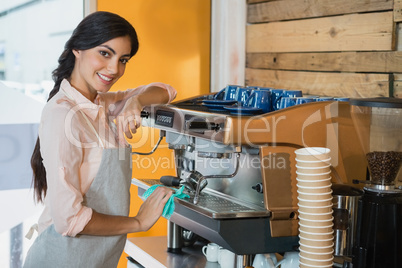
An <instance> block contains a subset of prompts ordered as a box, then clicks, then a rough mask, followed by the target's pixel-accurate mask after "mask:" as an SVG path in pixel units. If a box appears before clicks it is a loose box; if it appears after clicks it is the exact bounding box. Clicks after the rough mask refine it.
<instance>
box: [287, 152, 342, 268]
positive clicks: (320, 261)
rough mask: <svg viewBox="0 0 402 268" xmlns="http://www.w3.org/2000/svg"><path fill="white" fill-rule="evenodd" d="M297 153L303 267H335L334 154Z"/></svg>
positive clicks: (301, 259)
mask: <svg viewBox="0 0 402 268" xmlns="http://www.w3.org/2000/svg"><path fill="white" fill-rule="evenodd" d="M295 153H296V163H297V164H296V168H297V170H296V174H297V178H296V180H297V193H298V197H297V198H298V200H299V203H298V205H299V211H298V212H299V238H300V242H299V244H300V254H299V256H300V260H299V264H300V267H332V265H333V259H334V255H333V254H334V249H333V247H334V242H333V239H334V234H333V233H334V231H333V216H332V190H331V175H330V173H331V169H330V167H331V157H330V156H329V153H330V150H329V149H328V148H321V147H309V148H303V149H298V150H296V151H295Z"/></svg>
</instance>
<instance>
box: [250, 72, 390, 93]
mask: <svg viewBox="0 0 402 268" xmlns="http://www.w3.org/2000/svg"><path fill="white" fill-rule="evenodd" d="M391 76H392V75H391V74H364V73H326V72H301V71H275V70H262V69H251V68H246V84H247V85H249V86H265V87H274V88H282V89H288V90H291V89H294V90H302V91H303V93H304V94H310V95H324V96H339V97H340V96H346V97H355V98H357V97H384V96H388V95H389V84H390V81H391V79H392V77H391Z"/></svg>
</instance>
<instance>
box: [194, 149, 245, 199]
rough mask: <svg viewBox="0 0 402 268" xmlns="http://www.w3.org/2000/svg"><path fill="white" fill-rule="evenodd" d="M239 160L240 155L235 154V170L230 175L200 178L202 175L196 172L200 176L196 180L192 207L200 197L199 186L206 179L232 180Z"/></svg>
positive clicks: (237, 168)
mask: <svg viewBox="0 0 402 268" xmlns="http://www.w3.org/2000/svg"><path fill="white" fill-rule="evenodd" d="M239 159H240V153H236V168H235V171H234V172H233V173H232V174H230V175H208V176H202V174H201V173H199V172H198V174H199V175H200V176H199V179H198V182H197V188H196V190H195V196H194V201H193V203H194V205H197V204H198V199H199V197H200V192H201V184H203V182H204V181H205V180H206V179H216V178H222V179H225V178H233V177H234V176H236V174H237V172H238V171H239V166H240V164H239ZM205 185H206V184H205ZM204 187H205V186H204Z"/></svg>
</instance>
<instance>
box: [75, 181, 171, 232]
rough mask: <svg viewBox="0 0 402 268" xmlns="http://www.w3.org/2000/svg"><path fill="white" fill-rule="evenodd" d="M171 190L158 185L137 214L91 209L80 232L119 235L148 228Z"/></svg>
mask: <svg viewBox="0 0 402 268" xmlns="http://www.w3.org/2000/svg"><path fill="white" fill-rule="evenodd" d="M172 193H173V192H172V190H170V189H169V188H166V187H158V188H156V189H155V191H154V192H153V193H152V194H151V195H150V196H149V197H148V198H147V199H146V200H145V201H144V203H143V204H142V206H141V207H140V210H139V211H138V214H137V216H135V217H124V216H111V215H105V214H101V213H97V212H96V211H93V213H92V218H91V220H90V221H89V222H88V224H87V225H86V226H85V228H84V229H83V230H82V232H81V233H80V234H86V235H120V234H127V233H134V232H143V231H147V230H149V228H151V227H152V226H153V225H154V224H155V222H156V221H157V220H158V219H159V217H160V216H161V215H162V212H163V208H164V206H165V204H166V202H167V201H168V200H169V198H170V197H171V195H172Z"/></svg>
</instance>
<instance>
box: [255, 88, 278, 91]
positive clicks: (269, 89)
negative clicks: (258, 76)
mask: <svg viewBox="0 0 402 268" xmlns="http://www.w3.org/2000/svg"><path fill="white" fill-rule="evenodd" d="M258 89H259V90H268V91H271V90H273V89H274V88H272V87H259V88H258Z"/></svg>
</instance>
